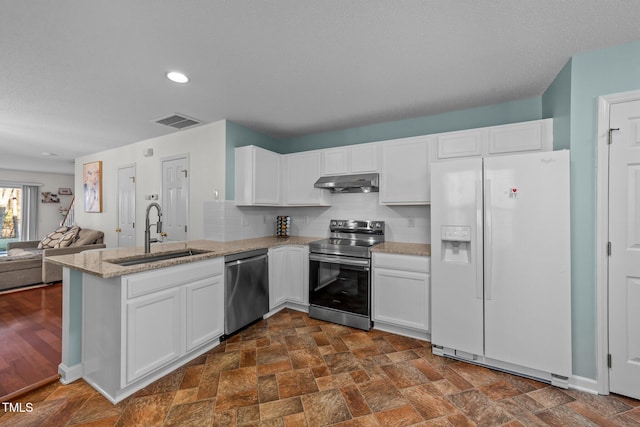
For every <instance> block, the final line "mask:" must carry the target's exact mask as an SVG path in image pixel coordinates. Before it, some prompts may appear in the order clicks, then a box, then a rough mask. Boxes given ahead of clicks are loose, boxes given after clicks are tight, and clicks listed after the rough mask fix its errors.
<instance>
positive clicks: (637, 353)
mask: <svg viewBox="0 0 640 427" xmlns="http://www.w3.org/2000/svg"><path fill="white" fill-rule="evenodd" d="M609 124H610V127H611V128H612V129H619V130H616V131H612V143H611V146H610V147H609V150H610V151H609V154H610V166H609V241H610V242H611V256H610V257H609V353H610V354H611V369H610V371H609V382H610V383H609V387H610V391H612V392H614V393H619V394H623V395H626V396H631V397H634V398H636V399H640V101H633V102H625V103H621V104H613V105H612V106H611V109H610V117H609ZM636 328H638V329H636Z"/></svg>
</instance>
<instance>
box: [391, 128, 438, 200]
mask: <svg viewBox="0 0 640 427" xmlns="http://www.w3.org/2000/svg"><path fill="white" fill-rule="evenodd" d="M429 142H430V139H429V138H424V137H418V138H406V139H402V140H396V141H388V142H385V143H383V144H382V169H381V171H380V203H381V204H389V205H421V204H428V203H429V200H430V197H429V196H430V194H429V193H430V183H429V175H430V172H429V171H430V167H429Z"/></svg>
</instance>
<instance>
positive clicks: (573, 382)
mask: <svg viewBox="0 0 640 427" xmlns="http://www.w3.org/2000/svg"><path fill="white" fill-rule="evenodd" d="M569 388H570V389H572V390H578V391H584V392H585V393H591V394H598V382H597V381H596V380H592V379H591V378H585V377H581V376H578V375H572V376H571V377H569Z"/></svg>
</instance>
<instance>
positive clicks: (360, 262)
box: [309, 253, 369, 271]
mask: <svg viewBox="0 0 640 427" xmlns="http://www.w3.org/2000/svg"><path fill="white" fill-rule="evenodd" d="M309 261H320V262H328V263H331V264H343V265H355V266H357V267H364V268H363V269H364V270H365V271H368V270H369V260H368V259H357V258H344V257H341V256H335V255H319V254H313V253H312V254H309Z"/></svg>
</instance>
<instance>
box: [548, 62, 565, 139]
mask: <svg viewBox="0 0 640 427" xmlns="http://www.w3.org/2000/svg"><path fill="white" fill-rule="evenodd" d="M542 117H543V118H545V119H548V118H553V148H554V149H555V150H562V149H568V148H569V145H570V142H571V60H569V62H567V65H565V66H564V68H563V69H562V70H561V71H560V73H559V74H558V76H557V77H556V78H555V80H554V81H553V83H551V85H550V86H549V88H548V89H547V90H546V91H545V93H544V94H543V95H542Z"/></svg>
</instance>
